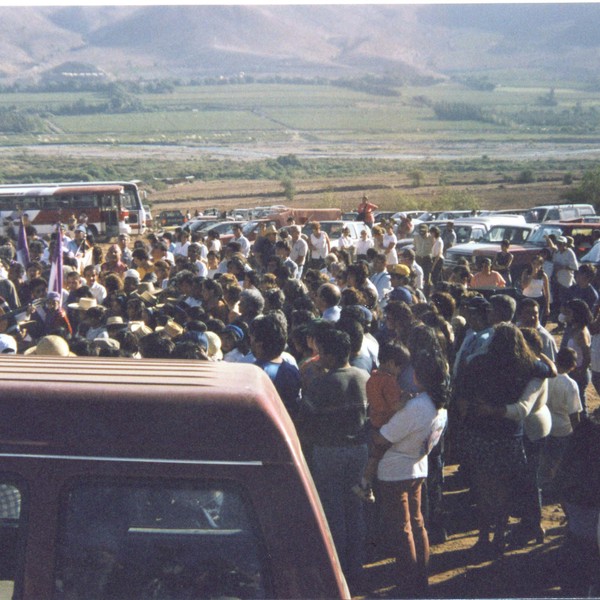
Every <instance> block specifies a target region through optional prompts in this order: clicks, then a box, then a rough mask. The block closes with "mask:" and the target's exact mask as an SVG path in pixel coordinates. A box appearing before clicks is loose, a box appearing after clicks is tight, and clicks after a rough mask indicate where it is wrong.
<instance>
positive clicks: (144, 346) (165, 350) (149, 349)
mask: <svg viewBox="0 0 600 600" xmlns="http://www.w3.org/2000/svg"><path fill="white" fill-rule="evenodd" d="M139 346H140V353H141V355H142V356H143V357H144V358H170V357H171V354H172V353H173V349H174V348H175V344H174V342H173V341H172V340H170V339H169V338H168V337H165V336H163V335H161V334H160V333H156V332H155V333H149V334H148V335H145V336H144V337H143V338H142V339H141V340H140V342H139Z"/></svg>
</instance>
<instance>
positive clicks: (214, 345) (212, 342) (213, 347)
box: [204, 331, 223, 360]
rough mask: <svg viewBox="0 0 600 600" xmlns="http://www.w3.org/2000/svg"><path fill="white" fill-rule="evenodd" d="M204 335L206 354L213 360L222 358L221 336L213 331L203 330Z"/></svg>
mask: <svg viewBox="0 0 600 600" xmlns="http://www.w3.org/2000/svg"><path fill="white" fill-rule="evenodd" d="M204 335H205V336H206V338H207V339H208V351H207V352H206V353H207V354H208V356H209V357H210V358H212V359H213V360H223V352H222V350H221V338H220V337H219V336H218V335H217V334H216V333H215V332H214V331H205V332H204Z"/></svg>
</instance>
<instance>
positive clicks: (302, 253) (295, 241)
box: [289, 225, 308, 279]
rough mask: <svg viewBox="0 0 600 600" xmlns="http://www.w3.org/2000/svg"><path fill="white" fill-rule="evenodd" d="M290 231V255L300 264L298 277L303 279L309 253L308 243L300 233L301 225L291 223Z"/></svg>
mask: <svg viewBox="0 0 600 600" xmlns="http://www.w3.org/2000/svg"><path fill="white" fill-rule="evenodd" d="M289 232H290V235H291V236H292V243H291V250H290V256H289V257H290V258H291V259H292V260H293V261H294V262H295V263H296V264H297V265H298V271H297V275H296V278H297V279H301V278H302V272H303V270H304V263H305V262H306V254H307V253H308V244H307V243H306V240H305V239H303V238H302V236H301V235H300V227H299V226H298V225H291V226H290V227H289Z"/></svg>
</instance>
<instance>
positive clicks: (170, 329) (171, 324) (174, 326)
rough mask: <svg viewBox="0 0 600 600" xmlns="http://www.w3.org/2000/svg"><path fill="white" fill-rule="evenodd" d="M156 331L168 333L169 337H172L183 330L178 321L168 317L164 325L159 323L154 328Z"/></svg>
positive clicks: (178, 334)
mask: <svg viewBox="0 0 600 600" xmlns="http://www.w3.org/2000/svg"><path fill="white" fill-rule="evenodd" d="M156 331H157V332H158V331H162V332H163V333H164V334H165V335H168V336H169V337H170V338H174V337H178V336H180V335H181V334H182V333H183V332H184V331H185V330H184V329H183V327H182V326H181V325H180V324H179V323H177V322H176V321H173V320H172V319H170V320H168V321H167V322H166V323H165V324H164V326H161V325H159V326H158V327H157V328H156Z"/></svg>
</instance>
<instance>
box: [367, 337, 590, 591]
mask: <svg viewBox="0 0 600 600" xmlns="http://www.w3.org/2000/svg"><path fill="white" fill-rule="evenodd" d="M550 329H552V326H550ZM587 404H588V409H589V411H590V413H592V412H594V411H600V397H599V396H598V394H597V393H596V391H595V389H594V388H593V386H592V385H590V386H589V387H588V389H587ZM444 473H445V481H444V489H445V493H444V502H445V509H446V510H447V512H448V514H449V518H448V522H447V526H448V539H447V541H446V542H445V543H442V544H437V545H432V546H431V564H430V579H429V582H430V596H431V597H432V598H552V597H564V594H563V593H562V592H561V588H560V580H561V547H562V544H563V541H564V536H565V533H566V523H565V518H564V513H563V511H562V508H561V507H560V505H559V504H546V505H544V507H543V512H542V527H543V528H544V529H545V530H546V536H545V540H544V543H543V544H535V543H533V542H531V543H530V544H529V545H528V546H527V547H525V548H523V549H519V550H510V551H507V552H506V553H505V555H504V556H503V557H502V558H499V559H493V560H483V561H478V562H475V563H474V562H472V561H473V556H472V555H470V554H469V549H470V548H471V547H472V546H473V545H474V544H475V542H476V541H477V530H476V523H475V510H474V506H472V505H471V501H470V498H469V494H468V491H467V490H466V489H465V486H464V484H463V483H462V481H461V477H460V474H459V473H458V469H457V465H446V468H445V471H444ZM511 522H515V520H514V519H511ZM394 566H395V565H394V559H391V558H388V557H385V556H378V557H377V558H374V559H373V560H371V561H369V562H368V563H367V564H366V565H365V575H366V587H365V589H366V590H367V591H366V593H365V596H363V597H366V598H394V597H396V594H395V593H394V591H395V586H394V572H393V570H394Z"/></svg>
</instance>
